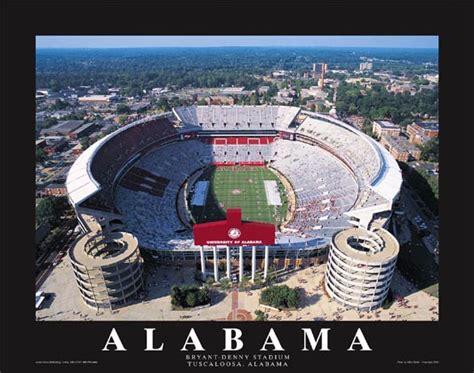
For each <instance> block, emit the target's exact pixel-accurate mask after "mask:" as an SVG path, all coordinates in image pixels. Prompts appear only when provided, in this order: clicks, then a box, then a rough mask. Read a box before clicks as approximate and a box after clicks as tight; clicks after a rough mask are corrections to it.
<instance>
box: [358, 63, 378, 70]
mask: <svg viewBox="0 0 474 373" xmlns="http://www.w3.org/2000/svg"><path fill="white" fill-rule="evenodd" d="M373 67H374V65H373V63H372V62H361V63H360V65H359V70H360V71H364V70H372V69H373Z"/></svg>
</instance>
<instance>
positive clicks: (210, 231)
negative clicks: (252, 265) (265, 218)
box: [193, 208, 275, 246]
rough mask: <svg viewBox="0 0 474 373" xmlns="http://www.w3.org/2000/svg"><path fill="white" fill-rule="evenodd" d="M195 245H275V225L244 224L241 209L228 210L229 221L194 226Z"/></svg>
mask: <svg viewBox="0 0 474 373" xmlns="http://www.w3.org/2000/svg"><path fill="white" fill-rule="evenodd" d="M193 233H194V244H195V245H206V246H216V245H226V246H255V245H274V244H275V225H273V224H267V223H258V222H243V221H242V210H241V209H231V208H230V209H227V219H226V220H222V221H214V222H209V223H202V224H195V225H194V226H193Z"/></svg>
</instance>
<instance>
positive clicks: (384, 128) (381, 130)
mask: <svg viewBox="0 0 474 373" xmlns="http://www.w3.org/2000/svg"><path fill="white" fill-rule="evenodd" d="M372 133H374V134H375V135H376V136H377V137H378V138H381V137H382V136H400V126H398V125H396V124H393V123H392V122H389V121H386V120H375V121H373V122H372Z"/></svg>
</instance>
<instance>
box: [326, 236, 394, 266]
mask: <svg viewBox="0 0 474 373" xmlns="http://www.w3.org/2000/svg"><path fill="white" fill-rule="evenodd" d="M351 241H352V242H357V243H358V244H359V246H360V247H362V248H364V249H362V250H360V249H358V248H356V247H355V246H356V245H355V244H353V243H351ZM333 244H334V245H335V246H336V247H337V249H338V250H339V251H340V252H342V253H343V254H344V255H346V256H347V257H349V258H351V259H354V260H355V261H360V262H363V263H384V262H387V261H390V260H392V259H393V258H395V257H396V256H397V255H398V252H399V244H398V241H397V240H396V238H395V237H393V236H392V234H390V233H389V232H388V231H386V230H385V229H382V228H380V229H377V230H375V231H369V230H367V229H363V228H349V229H345V230H342V231H340V232H338V233H336V234H335V235H334V237H333Z"/></svg>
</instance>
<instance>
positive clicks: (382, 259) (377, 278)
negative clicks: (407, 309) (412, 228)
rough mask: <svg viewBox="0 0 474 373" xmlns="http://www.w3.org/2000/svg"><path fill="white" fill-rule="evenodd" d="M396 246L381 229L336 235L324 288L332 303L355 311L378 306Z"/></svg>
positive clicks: (387, 286) (352, 230)
mask: <svg viewBox="0 0 474 373" xmlns="http://www.w3.org/2000/svg"><path fill="white" fill-rule="evenodd" d="M398 252H399V244H398V241H397V240H396V238H395V237H393V236H392V234H390V233H389V232H388V231H386V230H385V229H377V230H375V231H369V230H366V229H362V228H350V229H346V230H343V231H340V232H338V233H336V234H335V235H334V236H333V238H332V243H331V249H330V252H329V257H328V264H327V269H326V276H325V288H326V291H327V292H328V293H329V295H330V296H331V297H332V298H333V299H335V300H336V301H338V302H340V303H342V304H344V305H346V306H349V307H353V308H356V309H359V310H373V309H376V308H378V307H380V306H381V305H382V304H383V301H384V300H385V298H386V297H387V294H388V291H389V289H390V283H391V280H392V276H393V273H394V271H395V265H396V262H397V256H398Z"/></svg>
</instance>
